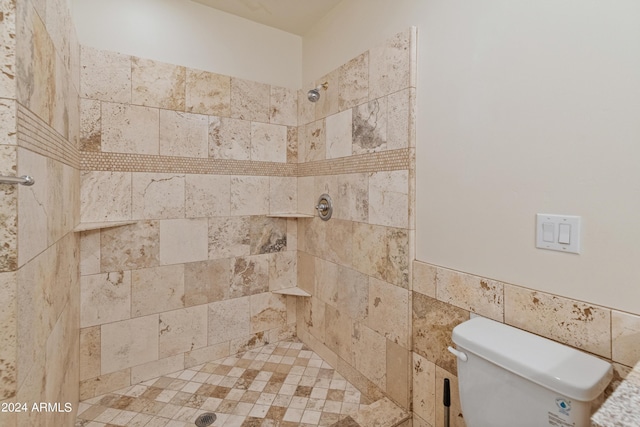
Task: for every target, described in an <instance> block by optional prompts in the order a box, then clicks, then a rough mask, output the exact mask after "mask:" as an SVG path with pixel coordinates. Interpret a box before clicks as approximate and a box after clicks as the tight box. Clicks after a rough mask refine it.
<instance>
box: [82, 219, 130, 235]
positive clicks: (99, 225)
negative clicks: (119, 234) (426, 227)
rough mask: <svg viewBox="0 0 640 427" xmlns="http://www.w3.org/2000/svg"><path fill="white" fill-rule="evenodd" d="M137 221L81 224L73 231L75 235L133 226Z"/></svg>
mask: <svg viewBox="0 0 640 427" xmlns="http://www.w3.org/2000/svg"><path fill="white" fill-rule="evenodd" d="M136 222H138V221H104V222H81V223H80V224H78V225H77V226H76V228H74V229H73V231H75V232H76V233H79V232H81V231H90V230H99V229H101V228H111V227H120V226H123V225H129V224H135V223H136Z"/></svg>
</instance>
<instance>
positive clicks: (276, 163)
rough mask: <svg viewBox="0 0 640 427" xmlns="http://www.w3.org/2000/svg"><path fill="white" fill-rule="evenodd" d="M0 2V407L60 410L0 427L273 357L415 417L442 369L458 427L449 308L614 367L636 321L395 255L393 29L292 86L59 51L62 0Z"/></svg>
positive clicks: (402, 168)
mask: <svg viewBox="0 0 640 427" xmlns="http://www.w3.org/2000/svg"><path fill="white" fill-rule="evenodd" d="M0 11H1V12H2V16H3V20H2V22H1V23H0V38H2V45H3V46H4V47H5V50H4V51H3V55H2V56H1V57H0V58H1V59H0V61H2V63H1V64H0V65H1V66H2V70H3V72H2V73H0V116H2V121H1V122H0V130H1V133H0V138H1V139H0V150H2V157H1V159H0V161H1V162H2V163H1V164H2V168H3V171H2V173H3V174H16V175H23V174H30V175H33V176H34V177H35V179H36V184H35V185H34V186H33V187H22V186H6V185H2V186H0V198H1V199H2V203H1V205H0V206H1V208H0V209H1V218H2V224H3V227H2V231H1V233H2V242H3V244H2V245H1V246H0V269H1V271H2V272H1V273H0V295H1V296H2V301H6V303H4V304H3V306H2V307H1V308H0V339H1V341H2V343H3V345H2V347H0V403H14V402H63V403H64V402H71V403H72V406H73V408H74V411H72V412H65V411H62V410H61V411H58V412H56V411H49V412H35V411H27V412H15V411H14V412H11V413H0V424H2V425H3V426H4V425H6V426H14V425H55V426H58V425H60V426H63V425H73V424H74V422H75V419H76V416H77V409H78V408H80V406H79V402H80V401H84V400H87V399H89V400H90V399H94V398H95V397H96V396H100V395H103V394H109V393H113V392H122V393H128V394H123V395H124V396H129V397H131V396H132V395H135V394H136V393H137V391H136V390H139V389H136V388H135V386H136V384H145V383H149V382H150V381H156V379H157V378H158V377H162V378H172V379H173V380H180V378H177V375H178V374H176V373H177V372H183V373H184V372H191V371H193V372H194V374H193V376H195V375H197V374H196V373H195V372H196V371H197V372H201V373H202V372H206V373H207V374H209V375H217V374H215V373H212V372H213V371H215V370H216V369H223V368H220V366H225V364H224V362H221V361H225V360H226V361H227V362H228V361H230V360H234V359H233V356H234V355H236V354H239V355H240V360H241V361H242V360H244V362H246V364H247V367H248V366H249V365H250V364H251V362H248V360H255V358H258V357H263V356H264V355H265V352H278V351H280V352H282V353H283V354H282V356H283V357H287V356H286V353H287V352H288V351H293V350H295V351H298V352H299V351H302V352H304V355H305V356H304V357H298V356H299V353H297V354H296V357H298V358H300V359H305V358H306V359H312V360H316V362H314V363H316V364H319V369H326V370H327V371H326V372H324V374H326V375H328V370H329V369H333V370H334V372H333V373H332V374H331V375H336V378H338V379H337V381H343V380H344V381H345V383H346V382H348V384H349V385H350V386H353V387H354V389H349V390H351V391H352V392H353V393H359V394H360V395H361V396H363V397H362V401H361V402H365V403H366V404H369V403H372V402H375V401H377V400H378V399H381V398H383V397H387V398H388V399H390V400H391V401H393V402H394V403H395V405H397V407H398V408H399V409H400V410H403V409H404V410H407V411H413V420H412V421H409V422H412V423H413V425H415V426H420V427H426V426H431V427H433V426H436V425H438V426H439V425H442V410H441V402H442V395H441V393H442V392H441V384H442V381H443V379H444V378H445V377H446V378H450V379H451V380H452V385H453V395H454V398H453V407H452V413H454V414H455V415H456V416H454V417H452V425H456V426H463V425H464V421H463V419H462V417H461V416H459V413H460V411H459V407H458V401H457V398H456V397H455V396H456V387H457V385H456V381H455V379H456V377H455V374H456V367H455V360H454V359H453V357H452V356H451V355H450V354H449V353H448V352H447V351H446V348H447V346H448V345H450V338H449V337H450V333H451V329H452V328H453V327H454V326H455V325H456V324H458V323H460V322H462V321H464V320H466V319H468V318H469V316H470V315H471V313H477V314H480V315H483V316H486V317H489V318H492V319H495V320H498V321H501V322H505V323H509V324H512V325H514V326H517V327H520V328H522V329H525V330H528V331H531V332H534V333H537V334H540V335H543V336H547V337H548V338H551V339H553V340H556V341H559V342H562V343H565V344H568V345H571V346H574V347H577V348H580V349H582V350H584V351H587V352H590V353H593V354H596V355H598V356H600V357H602V358H605V359H607V360H610V361H612V362H613V363H614V367H615V370H616V375H617V377H616V381H619V380H620V378H622V377H624V376H625V375H626V373H627V372H628V371H629V370H630V367H631V366H632V365H633V364H634V363H635V361H636V360H637V357H638V355H637V350H636V349H635V347H634V346H633V340H630V339H628V332H627V331H629V330H637V329H640V327H639V326H638V325H640V321H638V318H637V316H633V315H631V314H627V313H622V312H618V311H615V310H611V309H608V308H605V307H598V306H594V305H593V304H588V303H584V302H581V301H574V300H570V299H567V298H563V297H560V296H556V295H551V294H544V293H541V292H534V291H531V290H528V289H526V288H523V287H519V286H517V285H515V284H507V283H502V282H498V281H495V280H491V279H489V278H484V277H478V276H475V275H471V274H465V273H461V272H457V271H453V270H449V269H446V268H442V267H439V266H435V265H430V264H426V263H423V262H418V261H415V259H414V258H415V256H414V248H415V244H414V243H415V242H414V239H415V228H416V218H415V217H414V212H415V191H416V190H415V168H416V164H415V147H416V135H415V111H414V108H415V98H416V72H417V70H416V42H417V41H416V40H417V37H416V33H417V30H416V29H414V28H411V29H407V30H405V31H403V32H401V33H399V34H397V35H396V36H394V37H392V38H390V39H388V40H387V41H386V42H384V43H382V44H380V45H377V46H371V47H370V48H369V49H368V50H367V51H365V52H363V53H362V54H360V55H358V56H356V57H355V58H353V59H351V60H350V61H348V62H346V63H344V64H343V65H341V66H340V67H338V68H336V69H335V70H333V71H331V72H330V73H328V74H326V75H324V76H318V77H317V79H316V80H315V81H314V82H307V83H308V84H306V85H305V86H304V88H303V89H302V90H295V89H291V88H285V87H277V86H273V85H268V84H264V83H259V82H254V81H248V80H245V79H241V78H237V77H234V76H225V75H220V74H216V73H213V72H208V71H203V70H196V69H191V68H188V67H185V66H181V65H179V64H166V63H160V62H157V61H154V60H150V59H147V58H139V57H133V56H129V55H124V54H120V53H117V52H109V51H102V50H98V49H94V48H90V47H85V46H80V45H79V43H78V40H77V37H76V33H75V30H74V27H73V22H72V20H71V16H70V14H69V10H68V6H67V2H66V1H65V0H52V1H46V2H45V1H36V0H33V1H31V0H29V1H18V2H14V1H11V0H0ZM324 82H327V83H328V88H327V90H326V91H321V98H320V100H319V101H318V102H317V103H315V104H312V103H310V102H309V101H307V99H306V88H310V87H315V86H317V85H319V84H321V83H324ZM323 193H328V194H330V195H331V197H332V198H333V202H334V206H335V208H334V213H333V217H332V219H331V220H329V221H327V222H324V221H322V220H320V219H319V218H317V217H316V216H314V214H315V209H314V206H315V204H316V203H317V197H318V196H320V194H323ZM290 288H298V289H300V290H302V291H304V292H306V293H308V294H309V295H310V296H293V295H290V294H291V292H288V291H287V289H290ZM279 344H280V347H278V345H279ZM303 346H304V347H303ZM260 354H262V355H263V356H259V355H260ZM269 354H270V355H271V353H269ZM312 354H313V357H312V356H311V355H312ZM307 356H308V357H307ZM242 357H244V359H242ZM269 357H270V356H269ZM290 357H293V356H290ZM214 362H215V364H213V363H214ZM236 362H237V361H235V362H234V363H236ZM244 362H243V363H244ZM228 363H230V362H228ZM300 363H302V362H300ZM292 364H293V361H292ZM243 369H244V368H243ZM274 369H275V368H274ZM208 370H211V371H212V372H208ZM223 370H224V369H223ZM317 374H318V375H320V371H319V372H318V373H317ZM181 375H182V374H181ZM189 375H191V374H189ZM258 375H261V374H257V373H256V374H255V377H258ZM262 375H263V376H264V375H265V374H262ZM207 378H208V379H210V378H211V377H210V376H208V377H207ZM260 378H262V377H260ZM319 379H322V378H319ZM324 379H327V378H324ZM163 381H166V382H167V385H168V384H169V382H168V380H163ZM283 381H284V380H283ZM265 382H267V381H266V380H265ZM153 384H156V382H153ZM203 384H204V383H203ZM340 384H341V383H340ZM123 390H124V391H123ZM355 390H357V392H356V391H355ZM309 392H310V391H309ZM327 394H328V393H327ZM163 396H165V395H163ZM156 397H157V396H156ZM342 397H344V394H343V396H342ZM257 399H259V398H258V397H256V400H255V401H254V402H253V403H254V404H255V405H259V403H255V402H257V401H258V400H257ZM125 400H126V399H125ZM83 408H86V407H83ZM329 418H330V417H329ZM329 418H328V419H329Z"/></svg>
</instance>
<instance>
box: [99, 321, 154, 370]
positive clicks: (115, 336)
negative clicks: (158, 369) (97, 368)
mask: <svg viewBox="0 0 640 427" xmlns="http://www.w3.org/2000/svg"><path fill="white" fill-rule="evenodd" d="M100 353H101V369H102V375H105V374H109V373H112V372H116V371H119V370H122V369H126V368H130V367H132V366H136V365H141V364H143V363H147V362H151V361H153V360H157V359H158V315H157V314H156V315H152V316H145V317H137V318H134V319H129V320H123V321H121V322H115V323H107V324H106V325H102V327H101V348H100Z"/></svg>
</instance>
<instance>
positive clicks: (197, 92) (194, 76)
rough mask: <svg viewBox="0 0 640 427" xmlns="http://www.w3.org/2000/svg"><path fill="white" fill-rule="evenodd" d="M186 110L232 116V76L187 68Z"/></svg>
mask: <svg viewBox="0 0 640 427" xmlns="http://www.w3.org/2000/svg"><path fill="white" fill-rule="evenodd" d="M185 106H186V111H188V112H191V113H200V114H209V115H214V116H221V117H230V114H231V78H230V77H229V76H223V75H220V74H215V73H210V72H208V71H199V70H193V69H191V68H187V86H186V103H185Z"/></svg>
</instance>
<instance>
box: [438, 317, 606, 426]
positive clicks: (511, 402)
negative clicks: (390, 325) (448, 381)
mask: <svg viewBox="0 0 640 427" xmlns="http://www.w3.org/2000/svg"><path fill="white" fill-rule="evenodd" d="M452 338H453V342H454V343H455V345H456V348H452V347H449V351H451V352H452V353H454V354H455V355H456V356H457V362H458V388H459V391H460V405H461V407H462V414H463V416H464V420H465V422H466V425H467V427H543V426H555V427H588V426H589V425H590V421H589V418H590V416H591V413H592V410H591V406H592V403H593V402H594V401H595V400H597V399H598V397H600V396H601V394H602V392H603V391H604V389H605V388H606V387H607V385H608V384H609V382H610V381H611V377H612V375H613V369H612V366H611V364H610V363H607V362H605V361H603V360H600V359H598V358H596V357H594V356H591V355H588V354H586V353H583V352H581V351H579V350H576V349H574V348H571V347H567V346H565V345H562V344H559V343H557V342H554V341H551V340H548V339H545V338H542V337H539V336H537V335H533V334H530V333H528V332H524V331H522V330H520V329H516V328H513V327H511V326H507V325H504V324H502V323H498V322H495V321H493V320H489V319H485V318H483V317H475V318H473V319H471V320H468V321H466V322H464V323H461V324H460V325H458V326H456V327H455V328H454V329H453V336H452Z"/></svg>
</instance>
